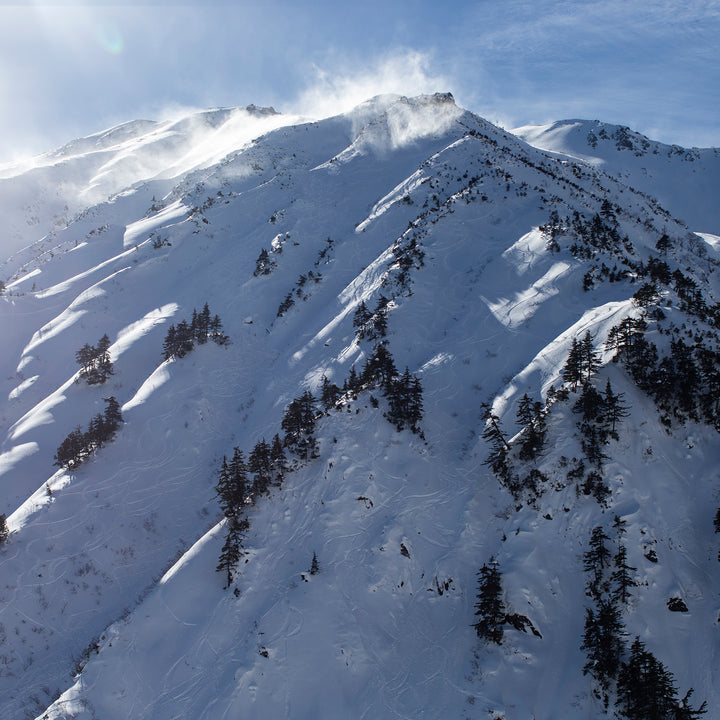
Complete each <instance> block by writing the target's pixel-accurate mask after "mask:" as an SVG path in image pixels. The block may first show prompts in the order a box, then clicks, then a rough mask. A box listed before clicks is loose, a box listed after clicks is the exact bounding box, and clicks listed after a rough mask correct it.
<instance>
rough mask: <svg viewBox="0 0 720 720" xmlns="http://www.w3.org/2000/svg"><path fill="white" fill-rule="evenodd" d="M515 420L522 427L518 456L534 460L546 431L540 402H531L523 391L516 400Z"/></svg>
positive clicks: (543, 440)
mask: <svg viewBox="0 0 720 720" xmlns="http://www.w3.org/2000/svg"><path fill="white" fill-rule="evenodd" d="M517 420H518V424H519V425H520V426H521V427H522V428H523V431H522V434H521V436H520V452H519V457H520V459H521V460H535V459H536V458H537V457H538V456H539V455H540V453H541V452H542V449H543V445H544V444H545V435H546V432H547V427H546V423H545V416H544V413H543V407H542V404H541V403H540V402H538V401H535V402H533V401H532V400H531V398H530V397H529V396H528V394H527V393H525V394H524V395H523V396H522V397H521V398H520V400H519V402H518V409H517Z"/></svg>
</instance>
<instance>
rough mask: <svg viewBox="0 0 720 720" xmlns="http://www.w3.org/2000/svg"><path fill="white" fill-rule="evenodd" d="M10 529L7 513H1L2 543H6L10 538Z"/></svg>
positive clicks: (0, 539)
mask: <svg viewBox="0 0 720 720" xmlns="http://www.w3.org/2000/svg"><path fill="white" fill-rule="evenodd" d="M9 534H10V530H9V529H8V524H7V516H6V515H5V513H0V545H4V544H5V541H6V540H7V539H8V535H9Z"/></svg>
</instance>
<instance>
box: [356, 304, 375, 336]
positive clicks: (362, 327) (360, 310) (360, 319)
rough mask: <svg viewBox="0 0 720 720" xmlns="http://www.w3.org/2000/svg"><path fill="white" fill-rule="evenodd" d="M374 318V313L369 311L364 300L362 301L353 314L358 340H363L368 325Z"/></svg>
mask: <svg viewBox="0 0 720 720" xmlns="http://www.w3.org/2000/svg"><path fill="white" fill-rule="evenodd" d="M371 318H372V313H371V312H370V311H369V310H368V307H367V305H366V304H365V301H364V300H361V301H360V304H359V305H358V306H357V308H356V309H355V312H354V313H353V327H354V328H355V331H356V334H357V338H358V340H362V339H363V338H364V337H365V334H366V332H367V324H368V323H369V322H370V319H371Z"/></svg>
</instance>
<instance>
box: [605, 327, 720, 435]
mask: <svg viewBox="0 0 720 720" xmlns="http://www.w3.org/2000/svg"><path fill="white" fill-rule="evenodd" d="M647 327H648V326H647V323H646V322H645V321H644V320H632V319H630V318H627V319H625V320H623V322H621V323H620V324H619V325H617V326H616V327H614V328H612V330H611V331H610V333H609V335H608V347H609V348H610V349H614V350H615V353H616V354H615V357H614V358H613V360H614V361H622V362H623V364H624V365H625V367H626V368H627V370H628V372H629V373H630V375H631V376H632V378H633V380H634V381H635V383H636V384H637V386H638V387H639V388H640V389H641V390H643V391H644V392H645V393H647V394H648V395H649V396H650V397H651V398H652V399H653V400H654V401H655V403H656V405H657V406H658V408H659V409H660V411H661V420H662V421H663V422H664V423H665V424H666V425H668V426H669V425H670V424H671V422H672V418H675V419H677V420H679V421H680V422H683V421H684V420H685V419H686V418H690V419H691V420H695V421H699V420H704V421H705V422H707V423H709V424H711V425H713V426H714V427H715V429H716V430H717V431H718V432H720V352H718V350H717V349H714V348H713V347H710V346H709V345H708V343H707V342H705V341H704V340H703V338H702V337H701V336H699V335H698V336H696V337H695V339H694V342H686V341H685V340H684V339H683V338H682V337H681V336H680V334H679V333H677V332H674V331H668V332H669V333H670V334H671V339H670V347H669V353H668V354H666V355H663V356H661V355H660V353H659V352H658V348H657V346H656V345H655V344H654V343H652V342H649V341H648V340H647V339H646V337H645V331H646V330H647Z"/></svg>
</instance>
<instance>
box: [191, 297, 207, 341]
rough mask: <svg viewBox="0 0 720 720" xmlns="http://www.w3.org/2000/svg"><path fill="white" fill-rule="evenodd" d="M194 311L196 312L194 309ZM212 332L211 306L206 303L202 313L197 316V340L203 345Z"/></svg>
mask: <svg viewBox="0 0 720 720" xmlns="http://www.w3.org/2000/svg"><path fill="white" fill-rule="evenodd" d="M193 312H195V311H194V310H193ZM209 332H210V306H209V305H208V304H207V303H205V305H203V309H202V310H201V311H200V314H199V315H198V316H197V335H196V337H197V341H198V342H199V343H200V344H201V345H202V344H203V343H206V342H207V339H208V334H209Z"/></svg>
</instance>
